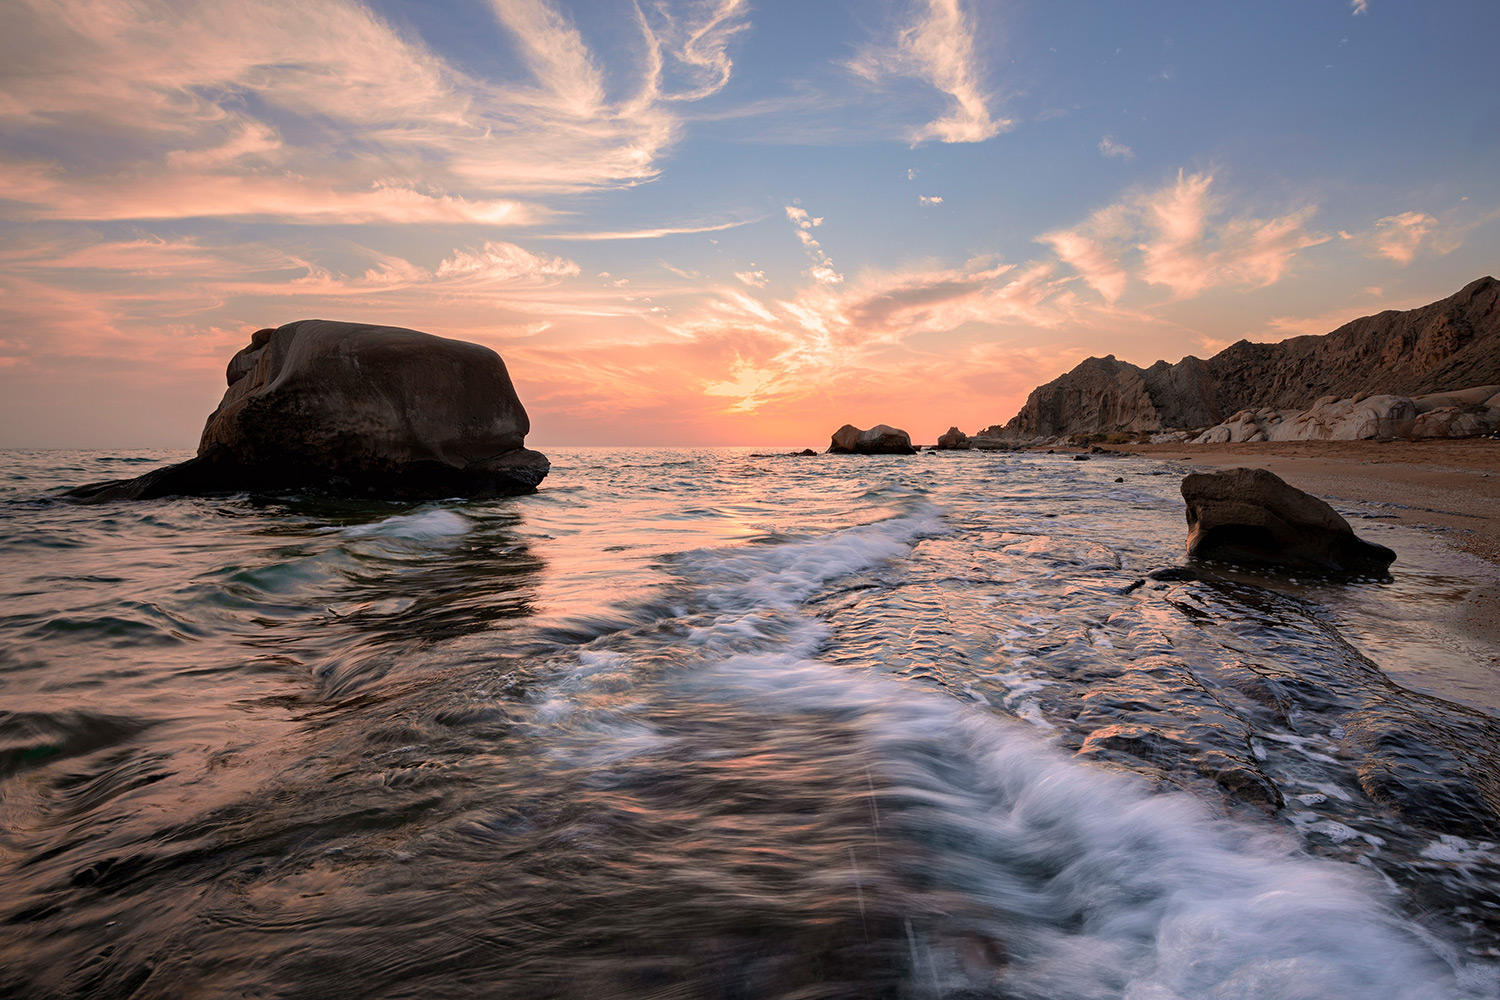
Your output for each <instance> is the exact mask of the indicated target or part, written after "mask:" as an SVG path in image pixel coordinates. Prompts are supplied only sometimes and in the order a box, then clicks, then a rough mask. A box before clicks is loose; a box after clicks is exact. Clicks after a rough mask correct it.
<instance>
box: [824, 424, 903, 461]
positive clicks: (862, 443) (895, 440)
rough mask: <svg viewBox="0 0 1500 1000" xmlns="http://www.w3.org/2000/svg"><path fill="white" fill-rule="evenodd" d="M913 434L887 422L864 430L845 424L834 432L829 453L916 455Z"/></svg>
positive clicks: (829, 445)
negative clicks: (912, 440) (912, 439)
mask: <svg viewBox="0 0 1500 1000" xmlns="http://www.w3.org/2000/svg"><path fill="white" fill-rule="evenodd" d="M916 453H917V449H915V448H913V447H912V446H911V435H910V434H908V433H906V432H905V431H903V430H900V429H899V428H896V427H891V426H889V425H887V424H876V425H875V426H874V427H871V428H870V429H869V430H867V431H862V430H860V429H859V428H858V427H855V426H854V425H853V424H845V425H844V426H842V427H840V428H839V429H838V430H836V431H834V432H833V438H832V440H831V441H830V442H829V444H828V451H827V452H826V454H829V455H915V454H916Z"/></svg>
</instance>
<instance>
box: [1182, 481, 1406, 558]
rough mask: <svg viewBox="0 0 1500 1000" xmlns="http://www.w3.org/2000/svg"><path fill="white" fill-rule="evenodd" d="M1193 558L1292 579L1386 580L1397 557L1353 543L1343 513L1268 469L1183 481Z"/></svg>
mask: <svg viewBox="0 0 1500 1000" xmlns="http://www.w3.org/2000/svg"><path fill="white" fill-rule="evenodd" d="M1182 498H1183V500H1185V501H1186V502H1187V523H1188V537H1187V552H1188V556H1189V557H1190V558H1195V559H1210V560H1215V561H1219V562H1230V563H1239V564H1248V565H1258V566H1270V567H1276V568H1279V569H1285V570H1290V571H1293V572H1311V573H1348V574H1369V575H1384V574H1385V573H1386V572H1387V570H1388V569H1389V567H1390V565H1391V563H1392V562H1394V561H1395V559H1396V553H1394V552H1392V551H1391V550H1390V549H1388V548H1386V547H1385V546H1383V545H1376V544H1374V543H1372V542H1366V541H1364V540H1363V539H1360V538H1358V537H1356V536H1355V534H1354V531H1353V530H1352V529H1351V528H1350V527H1349V522H1348V521H1345V520H1344V519H1343V518H1342V517H1341V516H1339V514H1338V512H1337V511H1335V510H1334V509H1333V508H1332V507H1330V506H1328V504H1326V503H1324V502H1323V501H1322V500H1319V499H1318V498H1317V497H1314V496H1310V495H1309V494H1307V493H1304V492H1302V491H1301V490H1299V489H1297V488H1296V487H1293V486H1289V485H1287V483H1286V482H1285V481H1283V480H1282V479H1281V477H1279V476H1277V475H1276V474H1275V473H1272V472H1268V471H1267V470H1265V469H1227V470H1222V471H1218V472H1206V473H1196V474H1194V475H1191V476H1187V477H1186V478H1184V479H1183V481H1182Z"/></svg>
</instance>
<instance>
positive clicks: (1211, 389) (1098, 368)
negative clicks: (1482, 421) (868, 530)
mask: <svg viewBox="0 0 1500 1000" xmlns="http://www.w3.org/2000/svg"><path fill="white" fill-rule="evenodd" d="M1489 383H1500V281H1496V280H1495V279H1494V278H1490V277H1485V278H1480V279H1479V280H1478V281H1475V282H1472V283H1470V284H1469V285H1466V286H1465V287H1464V288H1463V289H1462V290H1460V291H1459V292H1458V293H1457V294H1455V295H1452V296H1450V297H1449V298H1446V299H1443V300H1442V301H1440V302H1434V303H1432V304H1431V305H1426V306H1422V307H1420V308H1417V309H1408V310H1405V311H1398V310H1394V309H1392V310H1387V311H1386V312H1383V313H1377V314H1376V315H1374V316H1365V317H1363V318H1361V319H1357V320H1354V321H1353V322H1351V323H1346V324H1344V325H1343V326H1341V327H1339V328H1338V329H1337V330H1335V331H1333V332H1332V333H1329V334H1325V335H1323V336H1318V337H1293V338H1292V339H1290V340H1284V341H1282V342H1280V343H1278V344H1252V343H1251V342H1250V341H1248V340H1242V341H1240V342H1239V343H1237V344H1232V345H1230V346H1229V347H1226V348H1225V349H1224V350H1222V351H1220V352H1219V353H1218V354H1215V355H1214V356H1213V357H1211V358H1209V359H1208V360H1207V361H1203V360H1200V359H1198V358H1195V357H1191V356H1190V357H1186V358H1183V359H1182V360H1181V361H1179V362H1177V363H1176V364H1175V365H1172V364H1168V363H1167V362H1165V361H1158V362H1156V364H1154V365H1152V366H1151V367H1150V368H1138V367H1136V366H1135V365H1132V364H1129V363H1128V362H1124V361H1118V360H1116V359H1115V357H1114V355H1109V356H1108V357H1104V358H1089V359H1088V360H1087V361H1084V362H1083V363H1082V364H1080V365H1079V366H1078V367H1077V368H1074V369H1073V370H1072V371H1070V372H1068V373H1067V374H1066V375H1063V376H1061V377H1059V378H1056V379H1053V380H1052V381H1051V382H1048V383H1047V384H1046V385H1043V386H1038V387H1037V388H1036V389H1033V390H1032V392H1031V395H1030V396H1029V397H1027V400H1026V405H1025V406H1024V407H1022V408H1021V412H1020V413H1017V414H1016V415H1015V416H1014V417H1012V418H1011V419H1010V421H1009V422H1008V423H1006V424H1005V425H1004V426H1003V427H1000V426H996V427H990V428H986V429H985V430H984V431H981V432H980V433H981V434H982V435H984V436H986V437H999V438H1004V439H1007V440H1026V439H1029V438H1035V437H1056V436H1059V435H1064V434H1075V433H1095V432H1100V431H1105V432H1108V431H1133V432H1140V431H1159V430H1167V429H1173V428H1191V427H1206V426H1208V425H1210V424H1216V423H1218V422H1219V421H1221V420H1223V419H1224V418H1225V417H1228V416H1230V415H1231V414H1234V413H1236V412H1237V411H1240V410H1244V409H1250V408H1255V407H1274V408H1278V409H1297V408H1305V407H1308V406H1310V405H1311V404H1312V403H1313V402H1315V401H1316V400H1317V399H1318V398H1319V397H1321V396H1340V397H1349V396H1354V395H1356V394H1358V393H1372V394H1380V393H1390V394H1396V395H1403V396H1416V395H1420V394H1423V393H1430V392H1440V391H1445V390H1449V389H1460V388H1465V387H1468V386H1476V385H1486V384H1489Z"/></svg>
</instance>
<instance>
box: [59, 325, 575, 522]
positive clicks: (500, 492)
mask: <svg viewBox="0 0 1500 1000" xmlns="http://www.w3.org/2000/svg"><path fill="white" fill-rule="evenodd" d="M226 378H227V381H228V383H229V388H228V390H227V391H226V392H225V393H224V398H223V400H222V401H221V402H220V403H219V407H218V409H216V410H215V411H214V412H213V413H212V414H210V415H209V418H208V422H207V424H206V425H205V426H204V428H203V435H202V438H201V440H200V442H199V445H198V454H197V456H196V457H195V458H193V459H190V460H189V461H187V462H184V463H182V464H180V465H175V466H169V467H167V468H165V469H158V470H155V471H154V472H151V473H147V474H146V475H144V476H141V477H139V478H137V479H134V480H122V481H115V482H109V483H95V484H93V485H91V486H85V487H80V488H78V489H76V490H73V491H71V492H70V493H69V494H67V495H68V496H71V497H73V498H74V499H80V500H93V501H103V500H118V499H149V498H151V497H157V496H166V495H174V494H198V493H209V492H220V491H228V490H247V489H251V490H258V489H288V488H291V489H300V488H313V489H321V490H328V491H331V492H335V493H339V494H349V495H357V496H391V497H439V496H504V495H509V494H515V493H526V492H531V491H532V490H534V489H535V488H536V486H537V484H538V483H540V482H541V481H542V478H543V477H544V476H546V474H547V471H548V468H549V466H548V462H547V459H546V456H544V455H542V454H541V453H539V452H535V451H531V450H529V449H527V448H526V447H525V438H526V434H527V433H528V432H529V430H530V428H531V424H530V421H529V419H528V418H527V416H526V410H525V408H524V407H523V406H522V405H521V401H520V398H519V397H518V396H517V395H516V390H515V387H514V386H513V385H512V384H511V380H510V374H509V372H507V371H506V368H505V362H504V361H502V360H501V358H500V356H499V355H498V354H496V353H495V352H494V351H492V350H490V349H489V348H487V347H483V346H480V345H478V344H471V343H466V342H463V341H458V340H448V339H445V338H442V337H434V336H432V335H430V334H426V333H419V332H417V331H416V330H407V329H402V328H399V327H390V326H372V325H366V324H359V323H340V322H333V321H329V320H301V321H299V322H296V323H288V324H287V325H285V326H282V327H278V328H276V329H265V330H260V331H257V332H256V333H255V334H254V336H252V337H251V340H250V343H249V345H248V346H246V347H245V348H244V349H243V350H241V351H240V352H239V353H237V354H236V355H235V356H234V357H233V358H232V359H231V360H230V362H229V366H228V369H227V372H226Z"/></svg>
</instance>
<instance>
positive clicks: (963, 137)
mask: <svg viewBox="0 0 1500 1000" xmlns="http://www.w3.org/2000/svg"><path fill="white" fill-rule="evenodd" d="M974 32H975V26H974V22H973V18H972V16H971V15H970V14H969V13H968V12H966V11H965V10H964V9H963V7H962V6H961V5H960V4H959V2H958V0H920V2H918V3H916V4H914V5H913V8H912V10H911V12H910V15H909V17H908V18H907V20H906V21H905V22H904V23H902V24H900V25H898V26H896V27H895V29H894V34H895V38H894V39H893V40H892V41H889V42H883V43H880V44H876V45H871V46H869V47H867V48H865V49H864V50H863V51H861V52H859V53H858V54H857V55H856V56H855V57H854V58H853V59H851V60H850V61H849V62H848V63H847V65H848V67H849V68H850V69H851V70H853V71H854V72H855V73H856V74H858V75H859V76H861V77H863V78H864V79H865V80H867V81H869V82H871V83H883V82H884V81H886V80H887V79H889V78H892V77H903V78H908V79H914V80H918V81H921V82H922V83H925V84H927V85H928V86H929V87H932V88H933V89H935V90H937V91H939V92H940V93H942V94H944V95H946V97H947V98H948V107H947V109H946V111H945V113H944V114H942V115H941V116H940V117H938V118H935V119H933V120H932V121H929V122H927V123H925V124H923V125H920V126H917V127H915V128H914V129H912V130H911V132H910V134H909V138H910V140H911V142H912V143H913V144H914V145H915V144H918V143H922V142H927V141H929V140H935V141H937V142H983V141H984V140H986V139H990V138H992V137H994V136H996V135H999V134H1000V133H1001V132H1004V131H1006V130H1007V129H1010V128H1011V127H1012V126H1013V125H1014V124H1015V122H1014V120H1013V119H1010V118H1004V117H1001V116H999V115H997V114H995V113H994V112H993V111H992V110H991V107H992V106H993V105H996V104H998V103H999V98H998V97H997V96H996V95H995V94H994V93H993V92H992V91H991V90H990V89H989V87H988V86H987V85H986V83H985V79H984V67H983V65H982V63H981V61H980V59H979V55H978V52H977V47H976V45H975V41H974Z"/></svg>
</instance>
